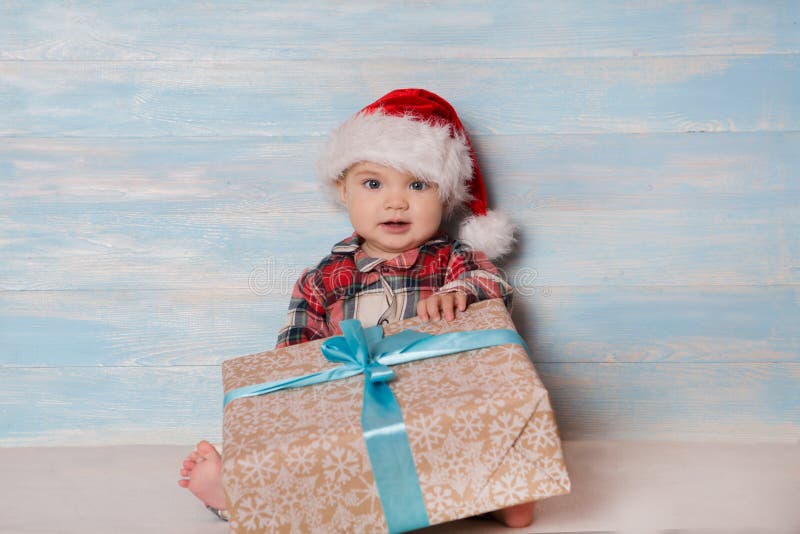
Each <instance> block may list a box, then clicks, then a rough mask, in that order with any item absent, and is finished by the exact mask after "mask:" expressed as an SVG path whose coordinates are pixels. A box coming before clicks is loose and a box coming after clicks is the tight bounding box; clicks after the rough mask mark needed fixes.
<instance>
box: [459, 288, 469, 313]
mask: <svg viewBox="0 0 800 534" xmlns="http://www.w3.org/2000/svg"><path fill="white" fill-rule="evenodd" d="M456 304H457V305H458V311H464V310H466V309H467V294H466V293H462V292H461V291H458V292H456Z"/></svg>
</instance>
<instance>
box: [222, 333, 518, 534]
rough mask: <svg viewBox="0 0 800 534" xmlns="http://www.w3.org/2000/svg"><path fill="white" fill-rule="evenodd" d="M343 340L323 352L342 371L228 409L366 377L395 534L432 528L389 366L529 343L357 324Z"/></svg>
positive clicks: (292, 382) (246, 390) (364, 417)
mask: <svg viewBox="0 0 800 534" xmlns="http://www.w3.org/2000/svg"><path fill="white" fill-rule="evenodd" d="M339 326H340V328H341V329H342V335H341V336H335V337H331V338H328V339H326V340H325V341H324V342H323V343H322V345H321V347H320V349H321V350H322V354H323V355H324V356H325V358H326V359H327V360H329V361H331V362H335V363H341V364H342V365H339V366H338V367H334V368H332V369H328V370H325V371H320V372H317V373H311V374H307V375H304V376H298V377H293V378H286V379H283V380H275V381H273V382H264V383H262V384H255V385H252V386H245V387H241V388H236V389H232V390H230V391H229V392H227V393H226V394H225V399H224V401H223V408H224V406H227V405H228V403H229V402H231V401H233V400H235V399H239V398H242V397H253V396H256V395H264V394H266V393H272V392H275V391H280V390H282V389H289V388H299V387H305V386H310V385H313V384H320V383H323V382H329V381H332V380H341V379H343V378H348V377H351V376H355V375H357V374H361V373H364V374H365V376H366V380H364V405H363V408H362V411H361V429H362V432H363V435H364V441H365V442H366V445H367V453H368V454H369V461H370V465H371V466H372V473H373V476H374V478H375V485H376V486H377V488H378V496H379V497H380V500H381V506H382V507H383V513H384V517H385V518H386V524H387V525H388V527H389V532H390V533H395V532H406V531H408V530H414V529H418V528H423V527H426V526H428V525H429V521H428V514H427V511H426V510H425V501H424V499H423V496H422V488H420V485H419V476H418V475H417V469H416V467H415V466H414V458H413V455H412V454H411V445H410V443H409V441H408V434H407V432H406V426H405V423H404V422H403V413H402V411H401V409H400V405H399V404H398V402H397V399H396V398H395V396H394V393H392V390H391V388H390V387H389V384H388V382H389V381H391V380H392V379H394V378H395V373H394V371H393V370H392V369H390V368H389V367H388V366H390V365H398V364H402V363H407V362H412V361H416V360H423V359H426V358H435V357H437V356H444V355H447V354H454V353H457V352H464V351H468V350H476V349H482V348H486V347H493V346H496V345H505V344H509V343H514V344H518V345H522V346H523V347H524V348H525V350H526V351H528V347H527V345H525V341H524V340H523V339H522V338H521V337H520V335H519V334H517V332H515V331H514V330H509V329H494V330H474V331H470V332H451V333H446V334H438V335H431V334H425V333H422V332H417V331H414V330H403V331H402V332H400V333H398V334H395V335H392V336H388V337H383V329H382V328H381V327H380V326H373V327H369V328H366V329H365V328H362V326H361V323H360V322H359V321H358V320H357V319H348V320H345V321H341V322H340V323H339Z"/></svg>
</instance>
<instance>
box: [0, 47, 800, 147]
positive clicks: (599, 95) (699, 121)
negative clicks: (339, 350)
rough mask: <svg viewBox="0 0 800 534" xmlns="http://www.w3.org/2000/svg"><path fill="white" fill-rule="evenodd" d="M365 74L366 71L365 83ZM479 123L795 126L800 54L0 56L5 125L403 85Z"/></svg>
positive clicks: (173, 127)
mask: <svg viewBox="0 0 800 534" xmlns="http://www.w3.org/2000/svg"><path fill="white" fill-rule="evenodd" d="M364 80H368V83H364ZM414 86H422V87H426V88H429V89H431V90H432V91H434V92H437V93H440V94H442V95H444V96H445V97H447V99H448V100H450V101H451V102H452V104H453V105H454V106H455V108H456V109H457V110H463V111H462V112H461V115H463V119H464V121H465V124H466V125H467V127H468V128H469V129H470V130H471V131H473V132H474V133H476V134H508V135H524V134H531V133H548V134H556V133H562V134H563V133H570V134H572V133H611V132H617V133H654V132H697V131H705V132H741V131H761V130H772V131H796V130H799V129H800V103H799V102H798V99H797V98H796V96H795V95H797V94H800V55H797V54H792V55H753V56H698V57H691V56H690V57H653V58H641V57H637V58H624V59H623V58H600V59H594V58H591V59H582V58H577V59H549V58H542V59H538V58H536V59H523V60H517V59H491V60H482V59H481V60H459V59H437V60H430V61H416V62H414V61H400V60H397V61H394V60H391V61H389V60H386V61H368V62H364V61H358V60H339V59H332V60H328V61H265V62H224V63H215V62H202V61H200V62H186V61H173V62H162V61H158V62H139V61H134V62H103V61H101V62H75V63H70V62H45V61H34V62H31V61H5V62H0V108H2V109H4V110H6V112H5V113H3V115H0V135H5V136H37V137H70V136H90V137H119V136H122V137H127V136H134V137H150V136H212V137H214V136H231V135H241V136H246V135H255V136H288V135H292V136H294V135H321V134H325V133H327V132H328V131H329V130H330V129H332V128H333V127H335V126H336V125H338V124H339V123H340V122H341V121H342V120H344V119H345V118H347V117H349V116H350V115H351V114H352V113H354V112H355V111H357V110H358V109H360V108H361V107H363V106H364V105H366V104H368V103H369V102H371V101H373V100H374V99H375V98H377V97H379V96H380V95H382V94H384V93H385V92H387V91H389V90H391V89H393V88H396V87H414Z"/></svg>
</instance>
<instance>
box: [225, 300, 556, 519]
mask: <svg viewBox="0 0 800 534" xmlns="http://www.w3.org/2000/svg"><path fill="white" fill-rule="evenodd" d="M374 329H378V330H380V327H373V330H374ZM343 330H344V328H343ZM408 331H411V332H408ZM498 331H502V332H505V333H509V332H510V333H511V334H513V335H514V336H516V333H515V332H514V326H513V323H512V321H511V318H510V316H509V314H508V312H507V310H506V308H505V306H504V305H503V302H502V300H501V299H495V300H488V301H483V302H479V303H476V304H473V305H472V306H470V307H469V308H468V309H467V310H466V311H465V312H462V313H459V314H458V316H457V318H456V319H455V320H454V321H451V322H449V323H448V322H446V321H444V320H442V321H435V322H425V321H422V320H420V319H417V318H413V319H407V320H404V321H400V322H397V323H392V324H388V325H385V326H384V327H383V331H382V334H383V337H384V341H383V342H382V343H384V342H390V343H391V342H394V341H395V340H401V341H402V340H403V339H405V338H404V335H405V334H409V333H411V334H413V333H415V332H418V333H420V334H419V335H420V336H427V335H431V336H430V337H426V340H425V342H427V341H430V340H433V342H434V344H435V343H436V341H441V343H438V345H439V346H443V345H445V346H450V345H453V346H456V345H458V343H460V342H461V340H460V338H459V336H461V337H465V336H466V337H469V336H471V338H472V339H481V340H486V339H490V338H491V337H492V336H493V335H495V332H498ZM401 332H402V334H401ZM502 332H501V333H502ZM370 333H372V334H374V331H372V332H368V334H370ZM398 334H399V335H398ZM358 335H361V334H358ZM378 335H380V334H378ZM367 338H370V339H372V338H374V336H370V335H368V336H367ZM401 338H402V339H401ZM454 338H455V339H456V340H457V341H452V339H454ZM342 339H343V338H341V337H340V338H328V339H327V340H315V341H311V342H308V343H303V344H299V345H293V346H290V347H286V348H283V349H278V350H273V351H267V352H262V353H259V354H253V355H249V356H243V357H240V358H234V359H230V360H227V361H225V362H224V363H223V365H222V373H223V383H224V389H225V392H226V400H229V399H228V398H227V396H230V395H231V394H232V393H235V392H239V391H242V389H245V390H247V389H248V388H251V387H253V385H257V384H263V383H272V384H274V383H275V382H276V381H282V380H287V381H291V380H290V379H293V378H295V377H303V376H307V375H310V374H314V373H329V374H330V373H333V374H336V373H337V372H338V371H339V370H341V369H342V368H343V367H348V366H349V367H352V365H350V364H347V365H344V366H343V364H342V361H341V360H339V361H330V360H329V359H327V357H326V354H329V353H331V352H334V353H335V352H336V350H338V349H336V346H337V343H338V345H339V346H345V345H346V343H344V342H342ZM412 341H413V340H412ZM500 341H501V342H499V344H494V345H492V346H488V347H484V348H477V349H472V350H464V351H460V352H456V353H453V354H448V355H434V356H430V354H424V355H423V357H424V359H419V360H416V361H409V362H407V363H397V364H394V365H391V366H390V367H384V366H382V365H381V366H378V367H379V368H378V369H376V368H371V369H367V370H366V372H361V373H359V374H355V375H354V376H349V377H347V378H338V379H332V380H329V381H324V382H321V383H315V384H312V385H305V386H303V387H296V388H292V389H282V390H279V391H272V392H269V393H266V394H261V395H255V396H245V397H241V398H235V400H230V401H229V402H227V404H226V406H225V410H224V422H223V446H224V448H223V485H224V487H225V494H226V501H227V509H228V511H229V514H230V518H231V520H230V528H231V531H232V532H236V533H253V532H284V531H285V532H389V531H405V530H409V524H410V525H412V527H413V528H418V527H421V526H425V525H426V524H429V525H435V524H438V523H443V522H446V521H452V520H455V519H459V518H463V517H469V516H473V515H478V514H481V513H484V512H489V511H493V510H497V509H500V508H504V507H507V506H511V505H514V504H519V503H523V502H528V501H534V500H540V499H543V498H546V497H551V496H555V495H562V494H566V493H568V492H569V490H570V481H569V477H568V474H567V470H566V466H565V464H564V458H563V454H562V450H561V442H560V438H559V434H558V430H557V427H556V421H555V418H554V415H553V410H552V408H551V405H550V400H549V396H548V393H547V390H546V389H545V388H544V386H543V385H542V382H541V381H540V379H539V377H538V375H537V374H536V371H535V370H534V367H533V365H532V363H531V361H530V359H529V357H528V354H527V352H526V348H525V347H524V345H523V344H520V343H522V341H521V338H519V342H508V341H509V339H508V338H501V339H500ZM326 343H327V345H325V344H326ZM372 343H374V339H372V340H371V341H369V340H368V341H367V342H366V344H368V345H370V344H372ZM486 343H490V342H488V341H487V342H486ZM395 345H396V343H395ZM412 345H413V343H412ZM423 345H424V343H423ZM331 346H333V347H334V348H333V349H331ZM370 346H372V345H370ZM323 350H325V351H326V352H325V354H323ZM404 350H405V349H404ZM450 350H454V349H450ZM455 350H458V349H455ZM412 352H413V350H412ZM423 352H424V350H423ZM434 352H435V351H434ZM362 356H363V355H362ZM398 359H400V360H402V358H397V357H395V360H398ZM334 360H336V358H334ZM389 360H391V358H389ZM389 360H386V361H389ZM349 367H348V368H349ZM387 369H391V371H389V372H388V374H389V375H391V376H388V377H385V376H384V377H383V378H381V377H380V376H382V375H381V373H383V374H387ZM334 378H336V377H334ZM370 380H372V381H373V383H375V384H378V385H379V386H380V387H383V388H384V389H385V387H388V388H389V389H390V390H391V393H392V394H393V396H394V397H393V398H394V399H396V403H397V405H398V406H399V408H398V409H399V411H401V412H402V414H401V419H402V422H401V423H400V424H395V425H390V426H391V428H390V430H392V431H397V432H399V433H400V434H402V436H400V441H397V442H396V443H398V444H399V443H401V442H402V440H405V442H403V443H405V445H402V446H400V445H397V446H395V445H391V446H387V445H386V444H385V442H383V441H381V440H383V439H385V435H386V434H387V431H386V430H385V429H384V430H380V431H372V430H370V431H368V430H366V426H364V427H363V428H362V424H364V425H366V423H362V417H364V418H365V419H366V418H368V417H371V416H370V415H369V413H372V412H374V411H375V408H374V407H373V408H369V407H368V406H367V404H368V403H369V402H372V401H370V399H369V397H370V394H367V390H368V389H369V388H368V387H367V386H366V385H365V384H369V383H370V382H369V381H370ZM384 380H388V381H386V382H383V381H384ZM301 382H302V381H301ZM301 385H302V384H301ZM370 387H371V386H370ZM381 391H384V390H381ZM365 395H367V398H366V400H365ZM387 402H388V401H387ZM382 409H383V408H381V407H380V406H379V407H378V408H377V412H376V413H382V412H381V410H382ZM403 423H404V424H403ZM403 427H404V428H403ZM390 433H391V432H390ZM394 438H397V436H394V437H393V438H392V439H394ZM370 440H375V441H373V442H371V445H369V450H368V444H369V443H370ZM405 449H410V453H409V454H410V457H409V458H408V460H407V461H408V462H409V463H411V466H410V473H409V472H405V471H404V472H399V471H397V469H400V468H398V467H397V466H396V465H394V464H395V463H397V464H402V463H403V462H404V461H406V460H404V457H403V454H404V453H403V450H405ZM373 464H374V465H373ZM393 470H394V471H393ZM412 479H413V480H412ZM398 481H399V482H398ZM398 485H400V486H402V487H399V488H398V487H395V486H398ZM398 495H399V497H398ZM415 495H417V498H416V499H417V500H416V501H414V499H415V497H414V496H415ZM409 496H410V497H409ZM382 498H383V501H382ZM404 499H410V501H409V500H404ZM408 502H412V503H413V502H417V503H418V504H417V507H418V508H421V510H416V509H415V510H412V508H413V506H412V505H409V504H407V503H408ZM419 513H421V514H422V523H419V522H416V523H414V520H409V521H411V523H409V522H408V521H406V519H407V517H406V516H413V515H414V514H416V516H419ZM398 518H400V519H399V521H398Z"/></svg>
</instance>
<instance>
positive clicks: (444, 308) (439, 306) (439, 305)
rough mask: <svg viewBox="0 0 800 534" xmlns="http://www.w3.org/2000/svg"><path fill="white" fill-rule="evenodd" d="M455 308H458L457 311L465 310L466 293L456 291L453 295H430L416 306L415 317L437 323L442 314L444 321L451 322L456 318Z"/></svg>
mask: <svg viewBox="0 0 800 534" xmlns="http://www.w3.org/2000/svg"><path fill="white" fill-rule="evenodd" d="M456 308H458V311H464V310H466V309H467V294H466V293H463V292H461V291H456V292H454V293H442V294H440V295H431V296H430V297H428V298H426V299H422V300H421V301H419V303H418V304H417V317H419V318H420V319H422V320H423V321H438V320H439V319H441V318H442V314H444V319H445V321H452V320H453V319H455V318H456V313H455V310H456ZM440 311H441V314H440Z"/></svg>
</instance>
